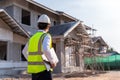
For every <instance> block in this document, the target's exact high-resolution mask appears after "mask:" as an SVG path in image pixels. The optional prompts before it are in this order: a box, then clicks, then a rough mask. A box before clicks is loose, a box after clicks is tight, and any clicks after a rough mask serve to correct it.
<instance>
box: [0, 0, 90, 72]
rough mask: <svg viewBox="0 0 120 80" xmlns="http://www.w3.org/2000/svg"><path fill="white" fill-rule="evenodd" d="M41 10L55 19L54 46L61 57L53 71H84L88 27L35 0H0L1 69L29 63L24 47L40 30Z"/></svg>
mask: <svg viewBox="0 0 120 80" xmlns="http://www.w3.org/2000/svg"><path fill="white" fill-rule="evenodd" d="M41 14H47V15H48V16H49V17H50V20H51V23H52V27H51V29H50V33H51V34H52V37H53V47H54V48H55V50H56V53H57V55H58V58H59V60H60V62H59V63H58V66H57V67H56V68H55V71H54V72H56V73H61V72H63V73H65V72H73V71H83V69H84V61H83V57H82V56H83V53H84V50H85V48H86V47H85V46H87V45H88V44H89V40H90V37H89V35H88V33H87V31H86V30H87V27H86V26H85V25H83V23H82V21H79V20H78V19H76V18H74V17H72V16H70V15H68V14H66V13H64V12H61V11H54V10H52V9H50V8H48V7H46V6H44V5H41V4H39V3H37V2H35V1H33V0H0V60H1V61H0V65H1V66H0V70H3V71H5V70H7V69H9V70H14V69H15V70H24V68H26V67H27V61H26V60H25V58H24V56H23V55H22V49H23V47H24V45H25V44H26V43H27V41H28V39H29V37H30V36H32V35H33V34H34V33H35V32H36V31H37V30H38V28H37V20H38V17H39V16H40V15H41ZM7 72H11V71H7ZM2 73H3V72H0V74H2Z"/></svg>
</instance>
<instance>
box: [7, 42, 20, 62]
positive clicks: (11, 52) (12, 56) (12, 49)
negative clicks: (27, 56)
mask: <svg viewBox="0 0 120 80" xmlns="http://www.w3.org/2000/svg"><path fill="white" fill-rule="evenodd" d="M7 60H8V61H21V45H20V44H18V43H13V42H10V41H9V42H8V45H7Z"/></svg>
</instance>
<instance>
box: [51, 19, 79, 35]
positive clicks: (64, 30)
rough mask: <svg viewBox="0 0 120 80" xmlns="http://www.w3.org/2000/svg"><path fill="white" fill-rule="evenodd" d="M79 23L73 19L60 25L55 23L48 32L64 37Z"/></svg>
mask: <svg viewBox="0 0 120 80" xmlns="http://www.w3.org/2000/svg"><path fill="white" fill-rule="evenodd" d="M79 24H80V21H75V22H69V23H65V24H61V25H56V26H53V27H51V28H50V31H49V32H50V34H51V35H52V36H53V37H66V36H67V35H68V34H69V33H70V32H71V31H72V30H73V29H74V28H76V27H77V26H78V25H79Z"/></svg>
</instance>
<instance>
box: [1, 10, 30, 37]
mask: <svg viewBox="0 0 120 80" xmlns="http://www.w3.org/2000/svg"><path fill="white" fill-rule="evenodd" d="M0 18H1V19H2V20H3V21H4V22H5V23H6V24H7V25H8V26H9V27H10V28H11V30H12V31H13V32H14V33H17V34H20V35H22V36H27V37H29V34H28V32H26V31H25V30H24V29H23V27H22V26H20V25H19V23H18V22H17V21H16V20H15V19H14V18H12V17H11V16H9V14H8V13H7V12H6V11H5V10H4V9H0Z"/></svg>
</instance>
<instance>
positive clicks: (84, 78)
mask: <svg viewBox="0 0 120 80" xmlns="http://www.w3.org/2000/svg"><path fill="white" fill-rule="evenodd" d="M30 77H31V76H30V75H27V76H26V75H23V76H14V77H13V76H12V77H11V76H7V77H5V76H4V77H3V76H1V77H0V80H31V78H30ZM53 80H120V71H107V72H101V73H96V74H91V73H86V74H83V73H71V74H65V75H63V74H60V75H54V79H53Z"/></svg>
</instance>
